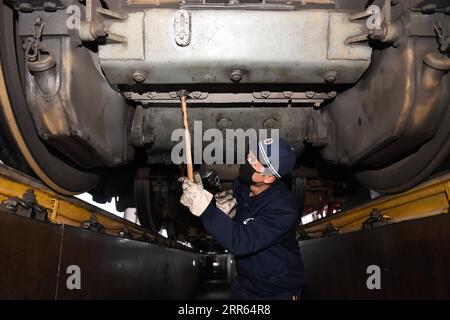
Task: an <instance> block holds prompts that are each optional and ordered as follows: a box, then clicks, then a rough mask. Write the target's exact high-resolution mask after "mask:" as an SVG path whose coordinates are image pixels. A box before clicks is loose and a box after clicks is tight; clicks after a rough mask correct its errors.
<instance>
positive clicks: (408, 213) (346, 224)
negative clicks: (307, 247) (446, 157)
mask: <svg viewBox="0 0 450 320" xmlns="http://www.w3.org/2000/svg"><path fill="white" fill-rule="evenodd" d="M449 207H450V174H446V175H444V176H440V177H438V178H436V179H434V180H431V181H428V182H426V183H424V184H422V185H419V186H417V187H416V188H414V189H412V190H410V191H407V192H405V193H403V194H398V195H393V196H384V197H381V198H378V199H376V200H373V201H371V202H369V203H367V204H364V205H362V206H360V207H358V208H355V209H352V210H349V211H347V212H342V213H338V214H336V215H332V216H329V217H327V218H324V219H321V220H318V221H316V222H313V223H309V224H306V225H304V226H302V227H301V228H300V230H302V231H304V232H306V233H307V234H308V236H310V237H320V236H321V235H322V232H323V231H324V230H325V228H326V227H327V225H328V223H332V224H333V226H334V227H336V228H338V229H339V232H340V233H347V232H353V231H358V230H361V229H362V227H363V223H364V221H366V220H367V219H368V218H369V216H370V214H371V212H372V211H373V210H374V209H377V210H379V211H380V212H381V214H383V215H387V216H389V217H390V218H391V220H390V223H395V222H400V221H404V220H412V219H418V218H423V217H427V216H433V215H441V214H444V215H448V213H449Z"/></svg>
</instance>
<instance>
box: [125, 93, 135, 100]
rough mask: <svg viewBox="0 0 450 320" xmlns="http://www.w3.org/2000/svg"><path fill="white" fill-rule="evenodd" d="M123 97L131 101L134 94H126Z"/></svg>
mask: <svg viewBox="0 0 450 320" xmlns="http://www.w3.org/2000/svg"><path fill="white" fill-rule="evenodd" d="M123 96H124V97H125V98H127V99H131V98H132V97H133V93H132V92H124V93H123Z"/></svg>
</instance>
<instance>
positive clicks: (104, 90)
mask: <svg viewBox="0 0 450 320" xmlns="http://www.w3.org/2000/svg"><path fill="white" fill-rule="evenodd" d="M24 15H26V17H27V18H28V19H29V16H30V15H32V16H33V19H36V18H38V17H40V18H41V19H42V21H43V23H44V24H47V23H49V20H50V21H51V19H52V17H48V15H47V14H42V13H40V12H36V13H34V14H24ZM54 15H56V14H54ZM44 19H46V20H44ZM31 21H34V20H31ZM23 23H26V21H24V22H23ZM44 28H45V25H44ZM23 29H24V30H23V31H24V34H21V36H23V37H24V38H23V39H25V37H26V36H29V34H26V32H25V31H27V30H26V29H25V28H23ZM42 45H43V46H45V47H46V49H47V50H48V51H49V54H50V56H52V57H53V59H55V60H56V61H57V65H56V67H55V68H54V69H55V70H53V73H50V70H48V71H44V72H39V73H37V74H31V73H29V72H26V83H27V100H28V103H29V104H30V110H31V112H32V114H33V119H34V121H35V126H36V128H37V131H38V133H39V135H40V137H41V138H42V139H44V140H45V141H46V142H48V143H49V144H51V145H53V146H55V147H56V148H58V150H59V151H60V152H62V153H63V154H64V155H66V156H67V157H69V158H71V159H72V160H74V161H75V162H77V163H78V164H79V165H81V166H83V167H96V166H105V165H106V166H116V165H120V164H122V163H124V162H125V161H126V160H128V159H130V158H132V156H133V153H132V150H131V149H128V148H127V135H126V133H127V127H126V125H127V122H126V120H127V119H128V113H129V112H130V113H132V108H130V107H129V106H128V105H127V104H126V102H125V100H124V99H123V97H122V96H121V95H120V94H119V93H117V92H116V91H114V90H113V89H112V88H111V87H110V86H109V84H108V83H107V81H106V79H105V78H104V76H103V75H102V73H101V71H100V68H99V66H98V61H97V60H96V58H95V57H94V58H93V57H92V56H91V53H90V51H89V50H88V49H86V48H84V47H75V46H74V45H73V43H72V40H71V38H70V37H69V36H67V35H66V36H64V37H58V38H54V37H51V38H48V39H47V38H43V40H42ZM96 63H97V65H96ZM45 73H47V74H45ZM38 76H40V77H41V78H42V80H41V78H39V77H38ZM87 79H89V80H87ZM40 81H41V82H43V83H44V84H45V85H48V83H49V82H51V83H53V84H54V85H53V86H52V88H51V89H50V90H48V91H49V92H45V91H44V90H42V85H41V83H40ZM106 108H107V112H105V109H106Z"/></svg>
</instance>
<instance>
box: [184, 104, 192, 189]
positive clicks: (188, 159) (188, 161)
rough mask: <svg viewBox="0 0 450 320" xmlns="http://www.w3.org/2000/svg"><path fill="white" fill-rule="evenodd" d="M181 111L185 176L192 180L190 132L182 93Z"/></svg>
mask: <svg viewBox="0 0 450 320" xmlns="http://www.w3.org/2000/svg"><path fill="white" fill-rule="evenodd" d="M181 111H182V112H183V127H184V155H185V156H186V166H187V178H188V179H189V180H191V181H194V166H193V165H192V152H191V134H190V132H189V122H188V115H187V103H186V96H184V95H183V96H181Z"/></svg>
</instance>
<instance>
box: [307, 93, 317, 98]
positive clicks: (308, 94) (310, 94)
mask: <svg viewBox="0 0 450 320" xmlns="http://www.w3.org/2000/svg"><path fill="white" fill-rule="evenodd" d="M305 95H306V97H307V98H314V95H315V92H314V91H306V92H305Z"/></svg>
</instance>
